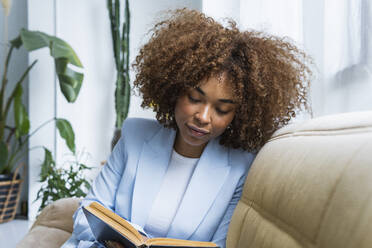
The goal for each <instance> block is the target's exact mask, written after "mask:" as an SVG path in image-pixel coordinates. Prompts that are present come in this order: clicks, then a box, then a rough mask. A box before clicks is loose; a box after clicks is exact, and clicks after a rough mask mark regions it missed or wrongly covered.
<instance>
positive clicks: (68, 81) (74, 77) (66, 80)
mask: <svg viewBox="0 0 372 248" xmlns="http://www.w3.org/2000/svg"><path fill="white" fill-rule="evenodd" d="M67 62H68V61H67V60H66V59H64V58H60V59H56V72H57V75H58V79H59V86H60V89H61V91H62V93H63V95H64V96H65V98H66V99H67V101H68V102H75V100H76V99H77V96H78V95H79V92H80V88H81V86H82V83H83V79H84V75H83V74H82V73H80V72H76V71H74V70H72V69H70V68H68V67H67Z"/></svg>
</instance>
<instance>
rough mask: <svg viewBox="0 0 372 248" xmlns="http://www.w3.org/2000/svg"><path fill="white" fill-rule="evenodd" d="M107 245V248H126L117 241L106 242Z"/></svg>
mask: <svg viewBox="0 0 372 248" xmlns="http://www.w3.org/2000/svg"><path fill="white" fill-rule="evenodd" d="M105 245H106V247H107V248H125V246H123V245H122V244H120V243H118V242H116V241H106V242H105Z"/></svg>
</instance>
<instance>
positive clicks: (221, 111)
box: [216, 108, 229, 115]
mask: <svg viewBox="0 0 372 248" xmlns="http://www.w3.org/2000/svg"><path fill="white" fill-rule="evenodd" d="M216 111H217V113H218V114H220V115H225V114H227V113H229V111H223V110H221V109H219V108H217V109H216Z"/></svg>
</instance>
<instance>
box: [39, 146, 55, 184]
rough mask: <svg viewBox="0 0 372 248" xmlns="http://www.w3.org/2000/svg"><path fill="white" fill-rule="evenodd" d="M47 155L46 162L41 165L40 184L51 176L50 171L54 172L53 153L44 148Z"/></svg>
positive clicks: (45, 156)
mask: <svg viewBox="0 0 372 248" xmlns="http://www.w3.org/2000/svg"><path fill="white" fill-rule="evenodd" d="M44 151H45V155H44V162H43V163H42V165H41V172H40V182H44V181H45V180H46V179H47V178H48V176H49V175H50V171H51V170H53V165H55V162H54V160H53V157H52V153H51V152H50V151H49V150H48V149H47V148H45V147H44Z"/></svg>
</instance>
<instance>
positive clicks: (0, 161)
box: [0, 140, 8, 174]
mask: <svg viewBox="0 0 372 248" xmlns="http://www.w3.org/2000/svg"><path fill="white" fill-rule="evenodd" d="M7 160H8V147H7V145H6V144H5V143H4V141H2V140H0V174H2V173H3V169H5V165H6V162H7ZM3 167H4V168H3Z"/></svg>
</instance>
